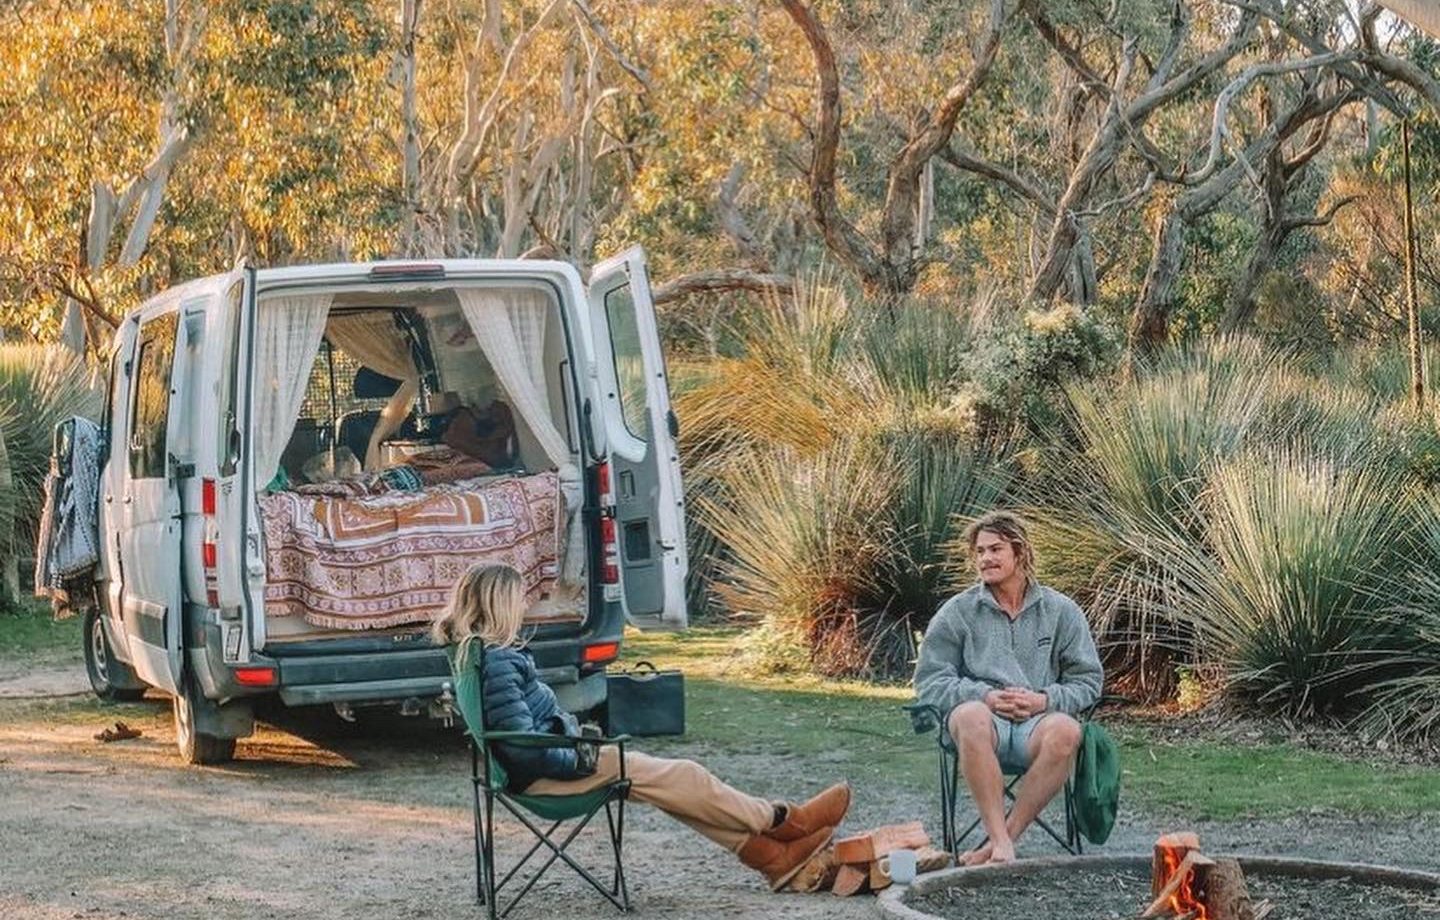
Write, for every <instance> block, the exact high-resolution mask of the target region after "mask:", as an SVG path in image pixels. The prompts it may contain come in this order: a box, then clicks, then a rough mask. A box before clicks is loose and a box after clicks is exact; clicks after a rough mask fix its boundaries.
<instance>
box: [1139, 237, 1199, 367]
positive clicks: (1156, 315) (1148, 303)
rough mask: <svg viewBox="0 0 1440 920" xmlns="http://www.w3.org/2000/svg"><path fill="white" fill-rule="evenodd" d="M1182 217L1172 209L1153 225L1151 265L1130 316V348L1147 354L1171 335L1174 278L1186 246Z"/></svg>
mask: <svg viewBox="0 0 1440 920" xmlns="http://www.w3.org/2000/svg"><path fill="white" fill-rule="evenodd" d="M1186 229H1187V226H1186V222H1185V219H1184V218H1183V217H1182V216H1181V215H1180V213H1179V211H1178V210H1172V211H1170V212H1169V213H1168V214H1166V215H1165V217H1164V218H1162V219H1161V221H1160V222H1159V223H1158V224H1157V225H1156V227H1155V234H1154V236H1153V237H1152V243H1151V247H1150V267H1149V269H1148V270H1147V271H1146V272H1145V284H1144V286H1143V287H1141V289H1140V298H1139V299H1138V300H1136V301H1135V311H1134V313H1133V314H1132V315H1131V317H1130V337H1129V338H1130V350H1131V352H1132V353H1137V354H1146V353H1149V352H1150V351H1153V350H1154V349H1155V348H1157V347H1159V346H1160V345H1162V344H1163V343H1164V342H1165V340H1166V339H1167V338H1168V337H1169V334H1170V311H1171V310H1172V309H1173V308H1174V296H1175V281H1176V279H1177V278H1178V277H1179V274H1180V265H1181V263H1182V256H1183V255H1184V247H1185V231H1186Z"/></svg>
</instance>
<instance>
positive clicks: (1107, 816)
mask: <svg viewBox="0 0 1440 920" xmlns="http://www.w3.org/2000/svg"><path fill="white" fill-rule="evenodd" d="M1119 806H1120V749H1119V748H1118V747H1116V745H1115V741H1114V740H1113V739H1112V738H1111V737H1110V733H1109V732H1107V731H1105V729H1103V728H1101V727H1100V726H1099V725H1098V724H1096V723H1095V722H1086V723H1085V726H1084V728H1083V729H1082V731H1081V734H1080V752H1079V754H1078V755H1077V757H1076V760H1075V826H1076V827H1077V828H1078V829H1079V830H1080V833H1082V834H1084V835H1085V839H1086V840H1088V841H1090V842H1091V843H1094V844H1101V843H1104V842H1105V841H1106V839H1108V838H1109V836H1110V829H1111V828H1113V827H1114V826H1115V812H1116V810H1117V809H1118V808H1119Z"/></svg>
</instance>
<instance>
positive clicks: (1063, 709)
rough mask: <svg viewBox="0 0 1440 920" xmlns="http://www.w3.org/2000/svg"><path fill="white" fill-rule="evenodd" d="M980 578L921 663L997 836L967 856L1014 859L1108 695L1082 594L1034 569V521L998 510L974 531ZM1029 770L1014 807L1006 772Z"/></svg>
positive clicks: (969, 535) (946, 612)
mask: <svg viewBox="0 0 1440 920" xmlns="http://www.w3.org/2000/svg"><path fill="white" fill-rule="evenodd" d="M966 540H967V542H968V543H969V546H970V551H971V554H972V555H973V557H974V559H975V564H976V568H977V569H978V570H979V575H980V583H979V584H976V585H974V586H972V587H971V588H968V589H967V590H965V591H962V592H961V593H960V594H957V595H956V596H955V597H952V598H951V599H950V600H948V601H946V602H945V604H944V606H942V607H941V608H940V610H939V612H938V613H936V614H935V617H934V619H932V620H931V621H930V626H929V628H928V629H927V630H926V631H925V640H924V642H923V643H922V644H921V646H920V660H919V663H918V664H917V666H916V668H915V692H916V695H917V696H918V698H919V701H920V702H921V703H928V704H930V705H932V706H934V707H935V708H936V709H937V710H939V711H940V712H941V713H942V714H944V716H945V724H946V727H947V728H948V730H949V733H950V737H951V738H953V739H954V741H955V747H956V750H957V751H958V752H959V758H960V770H961V772H962V773H963V774H964V776H965V783H966V785H967V786H969V787H970V794H971V796H972V798H974V800H975V807H976V809H977V810H978V811H979V813H980V822H981V824H982V826H983V827H984V828H985V833H986V834H987V835H988V839H987V840H986V842H985V843H984V844H982V845H981V846H980V847H979V848H978V849H975V850H972V851H971V852H969V853H967V854H965V856H964V858H963V860H962V862H963V863H964V864H965V865H978V864H980V863H983V862H1009V861H1011V860H1013V859H1014V858H1015V841H1016V840H1017V839H1018V838H1019V837H1020V835H1021V834H1022V833H1024V831H1025V829H1026V828H1027V827H1029V826H1030V824H1031V822H1033V821H1034V820H1035V818H1036V817H1037V816H1038V815H1039V814H1040V812H1041V811H1042V810H1044V808H1045V806H1046V804H1048V803H1049V801H1050V800H1051V799H1052V798H1054V797H1055V794H1056V793H1057V792H1059V791H1060V790H1061V789H1062V788H1063V787H1064V785H1065V780H1066V779H1067V777H1069V775H1070V771H1071V768H1072V765H1073V763H1074V759H1075V752H1076V749H1077V748H1078V747H1079V744H1080V734H1081V732H1080V723H1079V722H1078V721H1077V720H1076V718H1075V715H1076V714H1077V713H1080V712H1082V711H1084V710H1086V709H1088V708H1089V707H1090V706H1092V705H1093V704H1094V703H1095V702H1096V701H1097V700H1099V698H1100V686H1101V680H1102V673H1101V668H1100V658H1099V656H1098V655H1097V654H1096V651H1095V642H1094V640H1093V639H1092V638H1091V637H1090V629H1089V626H1088V624H1087V623H1086V621H1085V615H1084V613H1082V612H1081V610H1080V607H1079V605H1077V604H1076V603H1075V602H1074V601H1073V600H1071V599H1070V598H1068V597H1066V596H1065V595H1063V594H1061V593H1060V592H1058V591H1055V590H1053V589H1051V588H1046V587H1044V586H1042V585H1041V584H1039V583H1038V582H1037V581H1035V578H1034V576H1033V572H1034V566H1035V554H1034V551H1033V550H1032V549H1031V546H1030V541H1029V539H1028V537H1027V534H1026V530H1025V524H1024V522H1023V521H1022V520H1021V519H1020V518H1019V517H1017V516H1016V515H1014V514H1010V513H1009V512H1004V511H996V512H992V513H990V514H986V515H984V516H983V517H981V518H980V519H979V520H977V521H975V523H973V524H972V525H971V526H970V528H969V529H968V530H967V532H966ZM1006 773H1009V774H1011V775H1014V774H1017V773H1023V774H1024V777H1025V778H1024V780H1023V781H1022V783H1021V786H1020V793H1019V795H1018V796H1017V797H1016V799H1015V805H1014V808H1012V809H1011V811H1010V814H1009V817H1008V818H1007V817H1006V814H1005V801H1004V799H1005V795H1004V789H1005V787H1004V778H1003V777H1004V774H1006Z"/></svg>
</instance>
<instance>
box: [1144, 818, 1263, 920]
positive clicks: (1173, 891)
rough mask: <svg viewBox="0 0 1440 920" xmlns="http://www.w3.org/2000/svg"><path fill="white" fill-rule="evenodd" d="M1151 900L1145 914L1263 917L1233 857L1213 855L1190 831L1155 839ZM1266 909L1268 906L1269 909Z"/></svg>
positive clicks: (1229, 919) (1196, 919)
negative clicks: (1255, 905)
mask: <svg viewBox="0 0 1440 920" xmlns="http://www.w3.org/2000/svg"><path fill="white" fill-rule="evenodd" d="M1150 891H1151V895H1152V898H1151V901H1150V904H1149V905H1148V906H1147V907H1146V908H1145V911H1144V913H1142V914H1141V915H1140V916H1141V917H1142V918H1154V917H1171V918H1175V920H1259V916H1261V915H1257V912H1256V910H1255V907H1254V905H1253V904H1252V903H1251V900H1250V893H1249V891H1248V890H1247V888H1246V887H1245V873H1244V871H1242V870H1241V868H1240V863H1239V862H1237V861H1235V860H1234V859H1210V858H1209V857H1207V856H1205V855H1204V854H1203V853H1201V852H1200V838H1199V837H1198V836H1197V835H1195V834H1191V833H1182V834H1166V835H1165V836H1163V837H1161V838H1160V839H1159V840H1157V841H1156V842H1155V853H1154V856H1153V858H1152V861H1151V864H1150ZM1265 912H1266V913H1268V911H1265Z"/></svg>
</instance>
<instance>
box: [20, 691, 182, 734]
mask: <svg viewBox="0 0 1440 920" xmlns="http://www.w3.org/2000/svg"><path fill="white" fill-rule="evenodd" d="M161 717H163V718H165V719H169V718H170V702H169V700H165V699H153V700H143V701H141V702H138V703H107V702H104V701H102V700H99V699H97V698H95V697H94V696H90V695H86V696H82V697H63V698H53V699H38V700H36V699H18V700H7V699H0V724H8V725H17V724H21V723H26V722H32V723H43V724H44V725H45V726H47V727H49V728H60V727H63V726H71V725H84V726H91V725H95V724H96V720H97V719H98V720H100V722H101V723H102V724H109V723H111V722H114V721H115V720H116V719H119V720H121V721H123V722H130V723H132V724H136V725H144V724H146V720H147V719H155V718H161Z"/></svg>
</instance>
